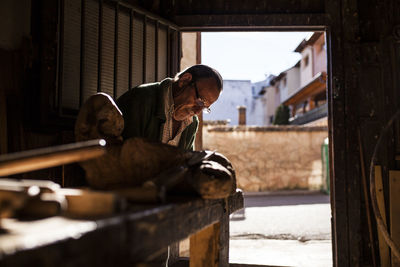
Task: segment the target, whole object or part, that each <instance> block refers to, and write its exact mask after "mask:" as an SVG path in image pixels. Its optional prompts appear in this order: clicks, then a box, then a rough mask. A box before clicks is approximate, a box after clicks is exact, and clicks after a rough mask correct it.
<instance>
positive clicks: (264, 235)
mask: <svg viewBox="0 0 400 267" xmlns="http://www.w3.org/2000/svg"><path fill="white" fill-rule="evenodd" d="M230 262H231V263H246V264H261V265H268V266H310V267H318V266H321V267H325V266H332V244H331V210H330V203H329V196H328V195H324V194H315V193H312V194H309V193H305V192H298V191H296V192H293V194H290V193H289V194H287V193H286V194H256V195H245V209H244V211H242V212H237V213H235V214H234V215H233V216H232V218H231V222H230Z"/></svg>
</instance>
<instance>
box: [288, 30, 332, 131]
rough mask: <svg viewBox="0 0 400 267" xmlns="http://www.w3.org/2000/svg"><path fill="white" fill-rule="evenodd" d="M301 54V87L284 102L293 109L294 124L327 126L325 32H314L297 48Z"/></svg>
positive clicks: (296, 50)
mask: <svg viewBox="0 0 400 267" xmlns="http://www.w3.org/2000/svg"><path fill="white" fill-rule="evenodd" d="M295 52H298V53H301V60H300V83H299V87H298V88H297V89H296V90H294V91H292V92H291V93H289V94H288V97H287V98H286V99H282V100H283V101H282V103H283V104H284V105H287V106H289V107H290V110H291V120H290V123H291V124H314V125H326V124H327V114H328V113H327V103H326V68H327V65H326V46H325V36H324V33H323V32H315V33H314V34H313V35H312V36H311V37H310V38H309V39H308V40H303V41H302V42H301V43H300V44H299V45H298V46H297V48H296V49H295Z"/></svg>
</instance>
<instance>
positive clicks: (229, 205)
mask: <svg viewBox="0 0 400 267" xmlns="http://www.w3.org/2000/svg"><path fill="white" fill-rule="evenodd" d="M241 208H243V195H242V193H241V192H236V193H235V194H234V195H233V196H231V197H229V198H227V199H221V200H203V199H198V198H192V199H185V200H175V201H174V202H173V203H170V204H165V205H158V206H154V205H153V206H150V205H149V206H135V205H133V206H132V207H129V211H126V212H123V213H119V214H116V215H114V216H112V217H107V218H102V219H96V220H76V219H70V218H65V217H50V218H46V219H41V220H33V221H17V220H14V219H4V220H3V221H2V227H3V228H4V230H5V231H4V232H3V233H1V234H0V266H135V265H136V264H138V263H145V262H149V261H152V260H153V259H155V258H157V257H159V256H160V255H161V254H162V253H163V252H164V251H165V248H166V247H168V245H170V244H174V243H176V242H178V241H180V240H182V239H184V238H187V237H189V236H191V248H190V254H191V257H190V261H191V262H190V266H228V265H229V263H228V256H229V214H231V213H232V212H234V211H236V210H238V209H241ZM204 244H206V245H205V246H204ZM177 260H178V257H177V255H176V252H175V255H174V253H171V255H170V261H169V262H170V265H171V266H173V263H174V262H177ZM207 261H208V262H207ZM209 261H212V262H213V263H211V265H209V264H210V263H209Z"/></svg>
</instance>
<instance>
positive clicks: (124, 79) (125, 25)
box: [116, 11, 130, 97]
mask: <svg viewBox="0 0 400 267" xmlns="http://www.w3.org/2000/svg"><path fill="white" fill-rule="evenodd" d="M129 31H130V15H129V13H126V12H123V11H120V12H119V13H118V50H117V51H118V52H117V53H118V54H117V55H118V56H117V62H118V71H117V96H116V97H119V96H121V95H122V94H123V93H125V92H126V91H127V90H128V89H129Z"/></svg>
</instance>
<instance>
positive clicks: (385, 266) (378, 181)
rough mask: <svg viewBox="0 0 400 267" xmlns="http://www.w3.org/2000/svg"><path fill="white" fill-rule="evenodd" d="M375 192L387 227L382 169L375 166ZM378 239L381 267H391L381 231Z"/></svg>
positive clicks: (387, 248)
mask: <svg viewBox="0 0 400 267" xmlns="http://www.w3.org/2000/svg"><path fill="white" fill-rule="evenodd" d="M375 190H376V200H377V202H378V208H379V212H380V213H381V216H382V219H383V222H384V224H385V226H386V227H387V222H386V210H385V198H384V191H383V183H382V168H381V166H379V165H378V166H375ZM378 229H379V228H378ZM378 239H379V255H380V259H381V266H382V267H389V266H390V258H389V247H388V245H387V244H386V242H385V239H384V238H383V234H382V232H381V231H379V230H378Z"/></svg>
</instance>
